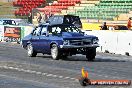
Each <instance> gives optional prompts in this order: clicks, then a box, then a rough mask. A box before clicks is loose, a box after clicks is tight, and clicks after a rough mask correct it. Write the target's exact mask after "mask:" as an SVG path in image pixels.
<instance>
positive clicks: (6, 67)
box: [0, 66, 77, 81]
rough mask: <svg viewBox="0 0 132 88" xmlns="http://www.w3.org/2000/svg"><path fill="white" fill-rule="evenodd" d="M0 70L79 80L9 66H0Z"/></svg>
mask: <svg viewBox="0 0 132 88" xmlns="http://www.w3.org/2000/svg"><path fill="white" fill-rule="evenodd" d="M0 68H4V69H10V70H16V71H21V72H26V73H32V74H37V75H43V76H47V77H54V78H60V79H71V80H75V81H76V80H77V79H76V78H71V77H64V76H61V75H54V74H49V73H43V72H37V71H32V70H25V69H22V68H15V67H11V66H10V67H9V66H0Z"/></svg>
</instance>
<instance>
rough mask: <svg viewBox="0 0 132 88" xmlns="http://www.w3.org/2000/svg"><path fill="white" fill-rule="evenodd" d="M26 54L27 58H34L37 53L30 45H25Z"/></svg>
mask: <svg viewBox="0 0 132 88" xmlns="http://www.w3.org/2000/svg"><path fill="white" fill-rule="evenodd" d="M27 53H28V56H29V57H36V55H37V52H35V51H34V49H33V46H32V44H28V45H27Z"/></svg>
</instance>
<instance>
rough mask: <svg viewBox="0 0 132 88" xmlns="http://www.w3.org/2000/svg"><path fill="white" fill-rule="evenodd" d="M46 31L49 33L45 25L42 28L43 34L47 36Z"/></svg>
mask: <svg viewBox="0 0 132 88" xmlns="http://www.w3.org/2000/svg"><path fill="white" fill-rule="evenodd" d="M46 33H47V27H43V28H42V30H41V35H42V36H46Z"/></svg>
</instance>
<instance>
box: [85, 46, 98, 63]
mask: <svg viewBox="0 0 132 88" xmlns="http://www.w3.org/2000/svg"><path fill="white" fill-rule="evenodd" d="M95 56H96V49H88V50H87V52H86V58H87V60H88V61H94V60H95Z"/></svg>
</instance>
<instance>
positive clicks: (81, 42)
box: [70, 40, 91, 45]
mask: <svg viewBox="0 0 132 88" xmlns="http://www.w3.org/2000/svg"><path fill="white" fill-rule="evenodd" d="M89 44H91V40H70V45H89Z"/></svg>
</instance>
